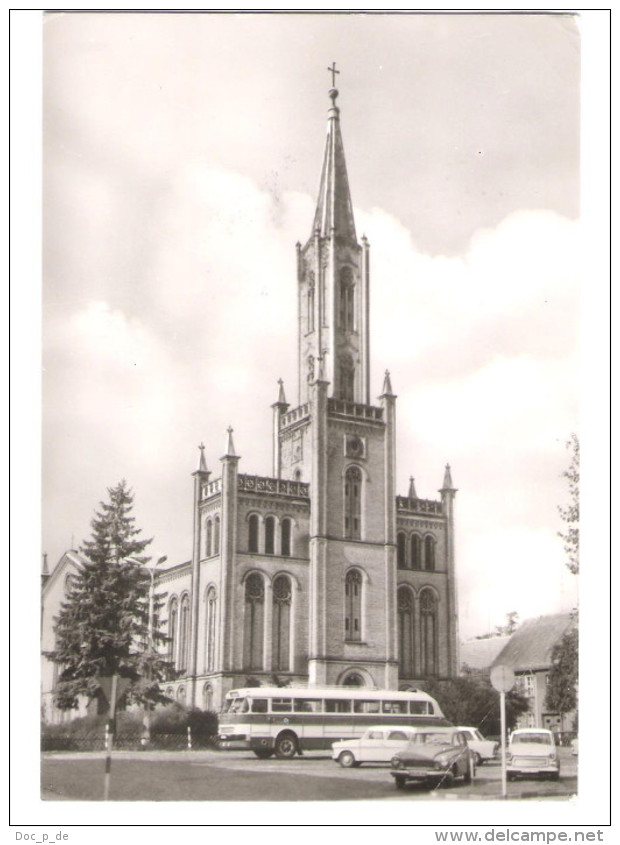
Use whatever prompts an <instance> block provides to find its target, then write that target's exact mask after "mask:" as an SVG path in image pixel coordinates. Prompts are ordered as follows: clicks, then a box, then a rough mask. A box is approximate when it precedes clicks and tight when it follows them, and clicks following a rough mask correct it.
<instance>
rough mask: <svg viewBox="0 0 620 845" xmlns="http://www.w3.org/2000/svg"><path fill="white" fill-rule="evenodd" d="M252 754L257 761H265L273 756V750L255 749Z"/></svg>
mask: <svg viewBox="0 0 620 845" xmlns="http://www.w3.org/2000/svg"><path fill="white" fill-rule="evenodd" d="M254 753H255V754H256V756H257V757H258V759H259V760H267V759H268V758H269V757H271V755H272V754H273V749H271V748H255V749H254Z"/></svg>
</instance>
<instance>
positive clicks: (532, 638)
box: [491, 613, 576, 731]
mask: <svg viewBox="0 0 620 845" xmlns="http://www.w3.org/2000/svg"><path fill="white" fill-rule="evenodd" d="M575 624H576V623H575V619H574V617H573V615H572V614H570V613H554V614H550V615H548V616H538V617H536V618H535V619H527V620H526V621H525V622H523V623H522V624H521V625H519V627H518V628H517V630H516V631H515V633H514V634H513V635H512V636H511V637H510V639H509V640H508V642H507V643H506V645H505V646H504V648H503V649H502V650H501V651H500V652H499V654H498V655H497V657H496V658H495V660H494V661H493V663H492V665H491V668H493V667H494V666H509V667H510V668H511V669H512V670H513V672H514V673H515V677H516V685H515V689H516V690H517V691H518V692H520V693H521V694H522V695H525V696H526V698H528V699H529V703H530V709H529V710H528V712H527V713H524V714H523V715H522V716H520V717H519V721H518V723H517V727H518V728H548V729H549V730H553V731H564V730H568V729H570V727H571V726H572V714H564V718H563V720H562V717H561V715H560V714H559V713H553V712H550V711H549V710H548V709H547V708H546V706H545V700H546V697H547V685H548V683H549V672H550V669H551V665H552V663H551V653H552V651H553V648H554V646H555V645H557V643H559V642H560V640H561V639H562V637H563V636H564V634H565V633H567V631H569V630H570V629H571V628H572V627H573V626H574V625H575ZM562 722H563V724H562Z"/></svg>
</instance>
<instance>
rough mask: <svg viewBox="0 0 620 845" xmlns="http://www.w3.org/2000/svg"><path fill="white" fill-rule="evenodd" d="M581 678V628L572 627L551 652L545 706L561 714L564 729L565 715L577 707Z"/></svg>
mask: <svg viewBox="0 0 620 845" xmlns="http://www.w3.org/2000/svg"><path fill="white" fill-rule="evenodd" d="M578 679H579V630H578V628H577V627H576V626H575V627H573V628H570V629H569V630H568V631H567V632H566V633H565V634H564V636H563V637H562V639H561V640H559V642H557V643H556V644H555V646H554V647H553V650H552V652H551V669H550V671H549V681H548V685H547V695H546V698H545V707H546V708H547V709H548V710H550V711H552V712H553V713H559V714H560V720H561V725H562V730H564V715H565V714H566V713H569V712H570V711H571V710H576V709H577V682H578Z"/></svg>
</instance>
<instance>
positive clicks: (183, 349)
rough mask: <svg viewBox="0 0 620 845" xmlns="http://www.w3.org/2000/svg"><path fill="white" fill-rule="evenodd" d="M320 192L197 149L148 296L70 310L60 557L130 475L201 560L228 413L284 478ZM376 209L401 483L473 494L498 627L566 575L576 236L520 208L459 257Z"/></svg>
mask: <svg viewBox="0 0 620 845" xmlns="http://www.w3.org/2000/svg"><path fill="white" fill-rule="evenodd" d="M312 205H313V201H312V199H311V198H310V197H308V196H305V195H302V194H296V193H291V194H289V193H280V192H278V191H277V190H276V189H275V188H274V187H273V185H272V186H269V187H266V188H261V187H259V186H258V185H257V184H256V183H254V182H253V181H252V180H250V179H248V178H247V177H245V176H242V175H239V174H237V173H234V172H230V171H228V170H226V169H224V168H222V167H221V166H217V165H210V164H208V163H207V162H205V161H196V162H194V163H193V164H191V165H189V166H184V167H183V168H181V169H180V170H179V171H178V172H177V174H176V176H175V177H173V178H172V180H171V182H170V185H169V188H168V189H167V190H166V191H162V192H159V193H158V194H157V199H156V202H155V203H154V206H153V208H152V209H151V214H150V215H149V227H148V230H146V231H145V232H142V237H143V238H144V239H145V240H144V255H145V256H148V261H147V263H146V266H145V267H143V268H142V274H143V278H142V280H141V285H142V287H141V294H140V296H139V297H138V298H136V299H134V300H133V301H131V302H129V303H128V304H127V305H126V306H125V307H121V306H120V305H119V304H118V303H119V302H121V301H122V290H123V287H122V286H121V285H120V283H119V284H117V286H116V288H115V289H114V290H113V291H111V298H110V299H109V300H107V301H103V300H99V301H91V302H90V303H88V304H87V305H86V306H85V307H83V308H79V309H78V310H75V307H74V308H73V309H72V313H71V314H70V315H69V316H68V317H65V318H64V319H62V318H59V316H58V315H59V314H60V313H61V311H60V310H59V309H58V308H56V309H55V310H54V315H55V316H54V321H53V322H51V321H50V325H49V326H48V334H47V366H48V372H47V375H46V378H47V380H48V386H47V388H46V423H47V437H46V452H47V455H46V461H45V463H44V467H45V468H46V476H45V478H46V483H45V488H44V498H45V500H46V532H45V535H46V542H49V546H48V550H50V552H52V558H53V557H54V556H58V555H59V554H60V552H61V551H62V547H63V545H66V542H67V541H66V537H67V533H68V532H67V529H66V527H65V525H66V522H67V519H68V518H69V519H70V518H71V517H67V514H80V517H79V519H77V520H76V521H77V522H80V520H81V525H82V526H83V528H84V529H85V528H86V526H87V520H88V517H89V516H90V513H91V512H92V509H93V507H94V506H95V504H96V502H97V501H98V500H99V499H100V498H101V497H102V496H103V495H104V492H105V487H106V486H108V485H110V484H113V483H115V482H116V481H117V480H118V479H119V478H120V477H123V476H127V478H128V480H129V482H130V484H131V485H132V486H133V487H134V490H135V492H136V496H137V502H138V510H137V515H139V516H140V519H141V524H143V526H144V530H145V532H146V533H147V534H149V535H150V534H155V535H156V543H157V549H156V552H157V553H166V554H168V556H169V558H170V559H171V560H175V559H178V560H180V559H186V558H187V557H188V556H189V554H190V550H191V538H190V533H189V532H190V531H191V480H190V478H189V474H190V473H191V471H192V469H193V468H194V461H195V456H196V451H195V447H196V445H197V444H198V442H200V440H204V441H205V443H206V444H207V457H208V462H209V465H210V467H212V468H213V471H214V473H215V475H217V474H219V458H220V456H221V454H222V450H223V444H224V432H225V428H226V426H227V425H229V424H232V425H233V426H234V428H235V442H236V445H237V449H238V451H239V453H240V454H241V456H242V462H241V471H245V472H262V473H265V474H268V473H269V472H270V468H271V410H270V407H269V405H270V403H271V402H272V401H274V399H275V395H276V379H277V378H278V377H279V376H283V377H284V379H285V383H286V389H287V395H288V399H289V402H291V403H292V404H294V403H295V401H296V383H295V382H296V366H297V362H296V345H295V344H296V309H297V297H296V279H295V248H294V244H295V241H297V240H298V239H299V240H302V241H303V240H304V238H305V237H306V236H307V235H308V234H309V224H310V221H311V211H312ZM107 207H108V209H109V210H110V213H113V210H114V207H115V204H114V203H110V204H109V205H108V206H107ZM356 214H357V220H358V231H359V232H360V234H361V233H362V232H366V234H367V235H368V237H369V238H370V241H371V286H372V287H371V302H372V304H371V309H372V310H371V356H372V360H373V364H374V370H373V385H372V388H373V393H374V394H377V393H378V392H379V388H380V385H381V375H382V370H383V368H384V367H385V366H388V367H390V368H391V369H392V374H393V384H394V387H395V390H396V392H397V393H398V394H399V397H400V398H399V400H398V421H399V429H398V435H399V441H398V458H399V472H400V478H399V488H400V490H401V491H403V490H404V486H405V484H406V478H407V477H408V475H409V473H410V472H412V473H413V474H414V475H415V476H416V479H417V485H418V492H419V494H420V495H422V496H429V497H433V496H435V495H436V493H435V491H436V490H437V488H438V487H439V486H440V482H441V478H442V474H443V464H444V463H445V462H446V461H450V462H451V464H452V466H453V472H454V479H455V483H456V486H457V487H459V488H460V492H459V495H458V498H457V526H458V532H459V535H458V546H457V559H458V570H459V574H460V578H461V590H460V592H461V602H462V606H463V608H464V609H465V610H464V619H463V625H464V626H465V628H464V632H465V633H471V634H476V633H480V632H482V631H484V630H486V628H487V624H486V616H487V615H488V613H489V612H490V608H492V609H493V612H494V613H496V615H495V616H494V619H498V620H499V621H498V622H497V624H499V623H500V622H501V621H502V617H503V614H504V613H506V612H508V611H510V610H517V611H518V612H519V613H520V614H521V616H522V617H525V615H527V614H528V613H529V612H530V609H531V610H532V612H535V613H536V612H539V611H538V609H537V608H539V607H540V608H542V609H541V610H540V612H544V608H545V601H546V600H547V598H549V596H550V595H551V592H552V586H553V583H554V579H555V581H557V577H558V565H559V566H560V569H561V564H558V560H560V559H561V543H560V542H559V540H557V538H556V537H555V533H556V531H557V509H556V506H557V504H558V503H559V502H560V501H561V500H562V496H563V485H562V480H561V478H560V475H561V471H562V469H563V467H564V463H565V460H566V455H565V452H564V449H563V442H564V440H565V439H566V437H567V436H568V434H569V433H570V431H571V430H573V429H574V428H575V427H576V395H575V390H576V387H575V357H574V356H575V353H574V347H575V335H574V323H575V319H574V318H575V315H576V306H577V302H576V298H577V297H576V294H577V288H576V279H575V270H574V267H575V265H576V261H575V250H576V248H577V247H576V242H577V238H576V227H575V225H574V224H572V223H570V222H568V221H566V220H564V219H562V218H560V217H559V216H558V215H556V214H551V213H541V212H522V213H519V214H515V215H511V216H510V217H509V218H507V219H506V220H504V221H503V222H502V223H501V224H500V225H499V226H498V227H497V229H495V230H486V231H484V232H481V233H479V234H478V235H477V237H476V238H474V240H473V241H472V244H471V248H470V250H469V251H468V253H467V255H465V256H463V257H461V258H445V257H442V256H435V257H433V256H429V255H424V254H422V253H420V252H419V251H418V250H417V249H416V246H415V244H414V242H413V241H412V239H411V237H410V235H409V232H408V231H407V230H406V228H405V227H403V226H402V225H401V224H400V223H399V221H397V220H395V219H394V218H393V217H392V216H390V215H389V214H386V213H385V212H383V211H381V210H380V209H373V210H372V211H371V212H368V213H366V212H363V211H357V212H356ZM100 228H101V231H102V232H106V231H109V232H112V231H113V229H106V226H105V221H103V225H102V226H101V227H100ZM106 246H109V248H110V249H111V250H113V244H112V243H110V244H107V245H104V250H103V251H104V252H105V247H106ZM122 281H123V285H124V286H125V287H128V286H131V284H132V279H124V280H122ZM114 291H116V293H115V292H114ZM117 300H118V302H117ZM65 313H66V312H65ZM68 398H70V409H71V411H70V413H68V411H67V407H68V406H67V399H68ZM76 445H77V447H78V448H77V449H76ZM58 489H62V491H63V494H62V497H61V499H62V506H61V505H60V504H58V495H57V494H56V493H55V490H58ZM63 522H64V523H65V524H62V523H63ZM58 532H60V533H58ZM80 536H83V535H80ZM54 544H56V548H55V549H54ZM532 549H534V550H535V559H536V561H537V563H536V565H535V566H534V564H533V563H532V561H533V559H534V558H533V557H532ZM552 549H554V550H555V552H554V554H552ZM523 557H525V558H527V566H525V567H524V564H523V560H522V558H523ZM498 559H500V560H501V566H498ZM519 566H520V569H516V568H515V567H519ZM513 571H515V572H516V571H520V572H521V574H522V576H523V577H524V578H525V579H526V580H527V577H528V575H527V573H529V574H533V573H535V572H536V573H538V574H539V576H540V577H541V578H542V583H543V586H544V589H543V591H542V593H541V596H540V598H539V599H537V600H536V601H532V598H531V596H529V595H528V593H527V590H526V589H525V588H524V589H523V590H520V589H519V590H517V591H516V592H515V591H511V590H507V589H506V572H513ZM482 573H486V575H485V576H484V577H486V578H488V583H486V584H484V585H481V584H480V583H479V579H480V577H482ZM519 583H521V582H519ZM552 604H553V603H552V602H551V600H550V599H549V604H548V605H547V607H548V609H555V604H553V607H552ZM494 624H495V623H494Z"/></svg>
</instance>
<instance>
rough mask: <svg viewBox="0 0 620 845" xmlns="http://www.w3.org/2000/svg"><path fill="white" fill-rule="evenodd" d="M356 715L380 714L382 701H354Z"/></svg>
mask: <svg viewBox="0 0 620 845" xmlns="http://www.w3.org/2000/svg"><path fill="white" fill-rule="evenodd" d="M353 708H354V712H355V713H378V712H379V711H380V709H381V702H380V701H354V702H353Z"/></svg>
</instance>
